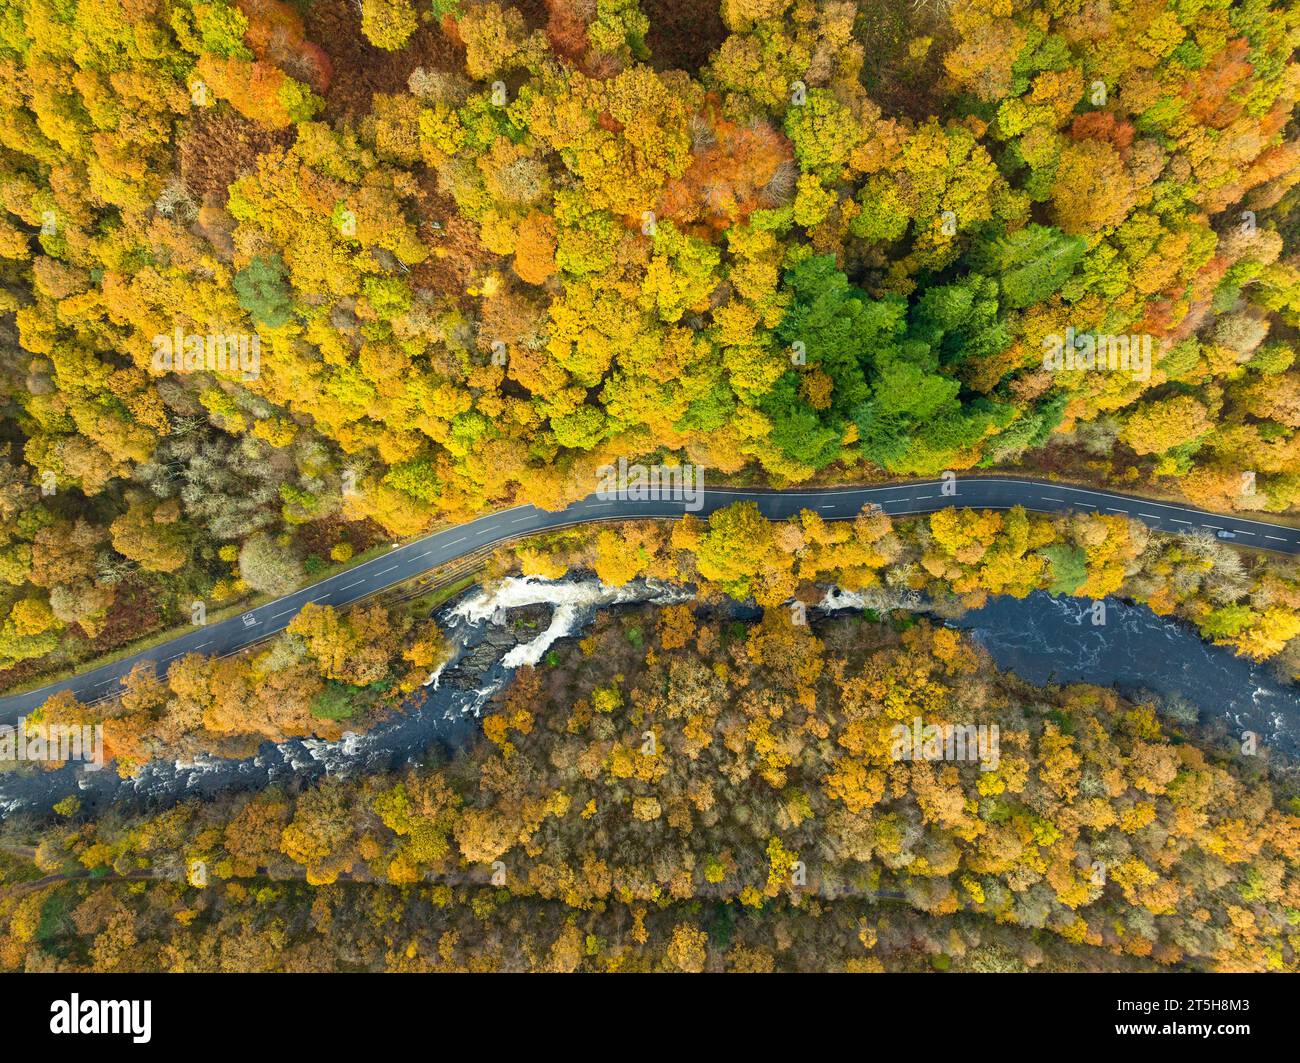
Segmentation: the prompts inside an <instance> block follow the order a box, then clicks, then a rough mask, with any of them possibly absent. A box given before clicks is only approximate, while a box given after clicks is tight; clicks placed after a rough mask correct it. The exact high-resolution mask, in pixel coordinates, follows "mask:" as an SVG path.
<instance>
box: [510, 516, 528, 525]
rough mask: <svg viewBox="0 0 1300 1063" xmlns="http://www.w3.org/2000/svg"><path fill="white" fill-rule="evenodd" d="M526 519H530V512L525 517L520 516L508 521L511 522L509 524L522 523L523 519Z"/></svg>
mask: <svg viewBox="0 0 1300 1063" xmlns="http://www.w3.org/2000/svg"><path fill="white" fill-rule="evenodd" d="M526 520H532V514H529V515H528V516H526V517H520V518H519V519H518V520H512V521H511V522H510V523H511V524H522V523H523V522H524V521H526Z"/></svg>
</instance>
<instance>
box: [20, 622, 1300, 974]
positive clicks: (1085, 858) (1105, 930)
mask: <svg viewBox="0 0 1300 1063" xmlns="http://www.w3.org/2000/svg"><path fill="white" fill-rule="evenodd" d="M1166 709H1167V707H1166V706H1162V705H1161V704H1159V703H1157V702H1145V703H1143V702H1133V701H1129V700H1125V699H1123V698H1121V697H1119V696H1118V695H1116V694H1115V693H1114V692H1113V691H1111V690H1108V689H1104V688H1100V687H1095V686H1089V685H1082V684H1081V685H1075V686H1069V687H1064V688H1053V689H1050V690H1048V689H1043V688H1037V687H1032V686H1029V685H1028V684H1025V683H1023V682H1022V681H1020V680H1018V679H1017V678H1016V677H1015V676H1013V675H1010V674H1009V673H999V672H998V671H997V669H996V668H994V667H993V666H992V664H991V662H990V661H989V660H988V659H987V657H986V656H985V655H984V654H983V651H981V650H980V649H978V647H976V646H975V645H974V644H973V643H972V642H970V641H969V640H968V639H967V637H966V636H964V635H961V634H959V633H957V632H955V631H952V630H949V629H945V628H942V627H939V626H935V625H931V624H930V623H928V622H920V623H917V622H914V621H913V622H910V623H895V624H887V623H873V622H870V621H869V620H866V619H865V618H863V617H861V616H857V617H854V618H844V617H842V618H840V619H837V620H833V621H830V622H828V623H827V624H825V625H819V626H818V627H817V628H816V629H814V628H813V627H812V626H811V625H798V624H794V623H792V622H791V620H790V618H789V613H788V611H786V610H769V611H768V612H767V613H766V614H765V615H764V617H763V619H762V620H761V621H760V622H757V623H753V624H745V623H740V622H736V621H731V620H727V619H725V618H723V619H719V618H711V617H708V616H699V615H696V612H695V611H694V610H693V609H692V608H691V607H690V606H689V605H686V604H680V605H673V606H669V607H666V608H662V609H656V608H653V607H643V608H640V609H638V610H635V611H631V612H623V613H621V614H618V615H615V614H610V613H605V614H603V615H602V617H601V618H600V619H599V620H598V622H597V625H596V627H595V628H594V629H593V630H592V631H591V633H590V634H588V635H587V636H585V637H583V638H581V639H570V640H566V641H565V642H564V643H562V644H561V646H560V648H559V650H558V651H557V654H556V659H555V663H554V664H553V665H546V666H544V667H540V668H537V669H534V668H532V667H525V668H523V669H521V670H520V671H519V672H518V673H516V675H515V678H514V680H513V682H512V683H511V685H510V686H509V687H508V688H507V689H506V690H505V691H504V693H503V694H502V695H501V696H500V697H499V698H498V699H497V701H496V703H495V704H494V705H493V706H492V707H491V711H489V712H488V713H487V714H486V715H485V716H484V720H483V730H484V733H485V735H486V740H485V741H482V742H479V743H477V744H475V745H473V746H471V747H469V748H468V749H467V750H465V751H463V752H462V753H461V754H460V755H458V756H456V757H455V758H453V759H451V760H449V761H448V760H444V761H441V762H429V763H425V764H422V765H419V766H414V767H411V768H408V769H406V770H404V771H401V772H398V773H394V774H387V775H386V774H383V773H366V774H364V775H362V776H359V777H353V778H340V777H337V776H333V777H330V778H327V779H325V780H324V781H321V782H317V783H313V784H308V785H298V784H292V785H290V786H289V787H278V788H272V789H269V790H264V791H261V792H258V793H255V794H240V795H227V796H223V797H219V798H217V799H216V800H204V801H199V800H189V801H184V802H182V803H179V804H176V805H174V806H172V807H170V808H168V809H166V810H161V811H155V812H152V813H127V812H124V811H120V810H118V809H108V810H105V811H104V812H103V813H102V814H99V815H98V816H92V815H88V814H86V813H85V812H84V811H83V810H82V809H81V808H80V805H79V802H78V799H77V798H76V797H75V796H74V797H69V798H66V799H65V800H64V801H62V802H61V803H60V804H59V806H58V807H57V812H58V817H57V821H56V822H54V823H48V824H38V823H34V822H32V821H30V820H29V821H25V822H24V821H23V820H22V819H21V818H19V817H11V818H10V819H8V820H7V821H6V822H5V824H4V826H3V833H2V834H0V854H2V855H0V876H2V878H3V881H4V883H5V885H6V889H5V890H4V892H3V894H2V895H0V969H4V970H27V971H84V970H95V971H107V972H113V971H140V970H151V971H152V970H161V971H194V970H219V971H300V972H301V971H336V970H341V971H553V972H560V971H575V970H583V971H703V970H710V971H723V970H726V971H750V972H763V971H798V970H819V971H919V970H933V971H1029V970H1039V971H1053V970H1076V971H1078V970H1089V971H1119V970H1129V971H1150V970H1205V971H1295V970H1296V969H1297V966H1298V965H1300V875H1298V874H1297V872H1298V870H1300V796H1297V794H1298V791H1297V781H1296V775H1295V772H1294V769H1290V770H1286V769H1285V768H1284V766H1282V765H1280V764H1275V763H1274V762H1272V761H1271V760H1270V758H1269V757H1268V756H1267V755H1258V756H1247V755H1242V752H1241V750H1240V749H1239V748H1238V746H1237V745H1236V743H1235V741H1233V740H1231V739H1228V740H1225V736H1223V735H1222V734H1220V735H1217V736H1216V735H1213V734H1209V733H1205V732H1202V731H1199V730H1198V729H1197V727H1196V726H1195V724H1194V723H1189V722H1188V721H1187V720H1186V719H1184V718H1180V717H1179V715H1178V714H1177V713H1172V714H1171V713H1169V712H1167V711H1166ZM917 717H923V718H924V719H925V720H926V721H927V723H929V724H935V725H941V724H944V723H952V724H960V723H966V722H969V723H974V724H977V725H979V726H984V727H986V728H993V727H996V728H997V730H996V732H995V733H996V735H997V737H998V746H999V749H998V751H997V752H998V755H997V757H996V758H995V759H996V763H994V760H993V759H988V758H986V759H985V760H983V761H981V762H980V763H974V762H969V763H952V762H934V761H930V760H923V759H912V760H907V759H903V760H900V759H897V758H896V757H895V756H894V750H893V749H892V748H891V731H892V729H893V727H894V726H895V725H898V724H900V723H901V724H903V725H904V726H907V725H910V724H911V722H912V721H913V720H914V719H915V718H917ZM990 768H993V769H994V770H989V769H990Z"/></svg>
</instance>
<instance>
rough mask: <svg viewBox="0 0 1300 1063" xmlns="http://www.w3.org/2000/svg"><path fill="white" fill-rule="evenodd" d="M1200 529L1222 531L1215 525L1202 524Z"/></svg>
mask: <svg viewBox="0 0 1300 1063" xmlns="http://www.w3.org/2000/svg"><path fill="white" fill-rule="evenodd" d="M1201 527H1202V528H1213V529H1214V530H1215V531H1223V529H1222V528H1221V527H1219V525H1217V524H1202V525H1201Z"/></svg>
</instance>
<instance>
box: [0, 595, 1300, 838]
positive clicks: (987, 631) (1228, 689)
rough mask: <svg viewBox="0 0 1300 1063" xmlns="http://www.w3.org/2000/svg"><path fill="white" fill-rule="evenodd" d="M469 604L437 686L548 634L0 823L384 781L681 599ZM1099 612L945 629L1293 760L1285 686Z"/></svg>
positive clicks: (15, 805) (1172, 628) (22, 782)
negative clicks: (645, 607)
mask: <svg viewBox="0 0 1300 1063" xmlns="http://www.w3.org/2000/svg"><path fill="white" fill-rule="evenodd" d="M476 594H477V592H470V594H469V595H468V596H467V597H466V598H464V599H462V600H461V601H460V603H459V604H451V605H448V606H446V607H445V608H444V609H443V610H441V611H440V612H439V613H438V615H437V619H438V621H439V624H440V625H441V626H442V627H443V630H445V631H447V632H448V634H449V637H450V638H451V639H452V641H453V643H454V645H455V647H456V654H455V657H454V658H453V660H452V662H451V663H450V664H449V665H448V668H447V673H448V674H451V672H452V671H454V668H455V666H456V664H457V662H459V661H463V660H464V659H465V657H466V655H467V654H471V653H473V652H474V651H475V650H476V649H479V648H480V647H481V646H482V644H483V643H484V641H485V640H486V639H488V638H489V632H490V631H491V630H492V626H493V625H494V624H495V623H497V622H498V621H500V620H501V618H502V615H503V614H502V613H501V612H499V611H498V610H505V611H506V612H505V613H504V615H505V616H506V617H508V616H509V615H510V614H509V612H508V610H510V609H512V608H517V607H523V606H526V605H529V604H530V603H542V604H545V605H549V606H550V607H551V608H552V610H553V612H552V619H551V622H550V626H549V627H548V628H546V629H545V630H544V631H543V632H542V633H541V634H539V635H536V636H532V635H530V636H528V638H530V639H531V640H532V641H526V640H525V644H523V645H517V646H513V645H512V646H511V647H510V648H508V649H506V648H503V649H501V650H498V651H495V652H494V653H493V654H492V655H490V660H488V661H487V662H486V663H485V664H484V665H483V667H482V668H481V669H479V670H478V671H477V672H476V679H475V683H476V685H475V686H473V687H471V688H465V687H461V686H456V685H454V684H452V683H438V684H436V685H432V686H430V687H429V688H428V690H427V692H426V693H425V694H424V695H423V697H422V699H421V701H420V703H419V704H418V705H417V706H416V707H415V708H413V709H411V710H410V711H407V712H403V713H400V714H398V715H396V716H395V717H394V718H393V719H391V720H389V721H387V722H385V723H383V724H381V725H379V726H377V727H375V728H373V729H372V730H370V731H369V732H367V733H366V734H364V735H361V736H348V737H346V738H345V739H344V740H343V741H341V742H324V741H320V740H316V739H299V740H294V741H290V742H283V743H279V744H272V743H269V742H268V743H266V744H264V745H263V746H262V748H261V750H260V751H259V752H258V754H257V756H255V757H251V758H248V759H245V760H229V759H218V758H205V759H202V760H199V761H196V762H194V763H176V762H171V761H156V762H153V763H151V764H149V765H147V766H146V767H145V769H144V770H143V771H142V772H141V773H140V775H138V776H137V777H135V778H133V779H127V780H122V779H119V778H118V777H117V775H116V774H115V773H114V772H113V771H112V769H111V768H108V769H105V770H103V771H99V772H85V771H84V770H82V769H81V768H79V767H73V766H69V767H65V768H62V769H60V770H58V771H54V772H29V773H24V774H22V775H18V774H11V775H7V776H0V818H4V816H5V815H6V814H8V813H14V812H19V811H22V812H32V813H35V814H38V815H40V814H43V813H46V812H48V810H49V809H50V807H51V806H52V805H53V804H55V803H56V802H58V801H59V800H61V799H62V798H63V797H66V796H67V795H69V794H76V795H77V796H78V797H79V798H80V799H81V802H82V805H83V807H85V808H86V809H87V810H90V811H93V810H95V809H101V808H104V807H106V806H108V805H110V804H111V805H112V806H114V807H115V808H120V809H122V810H123V811H130V810H135V809H140V808H147V807H159V806H163V805H166V804H170V803H172V802H174V801H176V800H179V799H181V798H184V797H202V796H210V795H213V794H217V793H223V792H231V791H239V790H257V789H261V788H263V787H265V786H267V785H271V784H274V783H284V782H287V781H292V780H309V779H312V778H317V777H319V776H320V775H322V774H325V773H332V774H356V773H360V772H378V771H388V770H392V769H394V768H397V767H400V766H401V765H403V764H405V763H409V762H411V761H416V760H419V759H421V758H422V757H424V756H426V755H427V754H428V752H429V751H431V750H441V751H444V752H448V751H452V750H454V749H456V748H459V747H460V746H462V745H463V744H465V743H466V742H468V741H470V740H472V739H473V737H474V736H476V735H477V734H478V733H479V722H478V717H479V713H480V712H481V710H482V708H483V706H484V705H485V704H486V703H487V702H488V700H489V699H490V698H491V697H492V696H493V695H494V694H495V693H496V692H497V691H498V690H500V689H501V688H502V686H504V684H505V683H506V682H507V680H508V679H509V677H510V676H511V675H512V674H513V671H514V667H513V665H518V664H522V663H533V662H535V661H536V660H538V659H539V658H540V656H541V654H542V652H543V651H544V649H545V648H546V647H547V646H549V645H550V644H551V643H552V642H553V641H554V640H555V639H556V638H560V637H565V636H568V635H574V634H581V633H583V632H584V631H585V630H586V629H587V628H588V627H589V626H590V625H591V623H592V621H593V620H594V618H595V616H596V613H597V612H599V611H600V610H602V609H610V608H620V607H624V606H627V605H630V604H635V603H638V602H646V601H651V602H658V603H667V602H670V601H680V600H683V599H684V598H685V595H684V594H683V593H682V592H681V591H680V590H677V589H673V588H667V587H664V586H663V585H655V584H648V583H645V582H642V581H634V582H633V583H631V584H629V585H628V586H627V587H624V588H620V589H618V590H616V591H615V590H611V589H609V588H601V587H599V585H598V584H596V583H595V581H594V580H585V581H584V580H577V579H570V580H565V581H560V582H558V583H547V582H546V581H529V580H516V581H511V582H509V583H508V585H507V586H506V587H505V589H503V590H498V591H497V592H496V593H495V594H493V595H491V596H488V595H483V594H477V597H475V595H476ZM1106 606H1107V609H1106V623H1105V624H1104V625H1101V626H1096V625H1094V624H1093V623H1092V615H1093V614H1092V603H1091V602H1085V601H1081V600H1077V599H1072V598H1053V597H1051V596H1050V595H1047V594H1044V593H1037V594H1032V595H1030V596H1029V597H1027V598H1023V599H1016V598H995V599H993V600H992V601H991V602H990V603H989V604H988V605H986V606H985V607H984V608H982V609H979V610H975V611H973V612H970V613H968V614H967V615H966V616H964V617H962V618H961V619H959V620H956V621H951V622H950V623H951V625H952V626H953V627H956V628H960V629H963V630H967V631H969V632H970V633H971V634H972V636H973V637H974V638H975V639H976V640H977V641H978V642H979V643H980V644H981V645H982V646H984V648H985V649H987V650H988V652H989V653H990V655H991V656H992V657H993V659H994V661H995V662H996V663H997V665H998V666H999V667H1000V668H1004V669H1009V670H1011V671H1013V672H1015V673H1017V674H1018V675H1020V676H1022V677H1023V678H1025V679H1027V680H1028V681H1029V682H1031V683H1036V684H1039V685H1044V684H1049V683H1072V682H1088V683H1096V684H1098V685H1102V686H1110V685H1114V686H1116V687H1117V688H1119V689H1120V690H1121V692H1123V693H1148V692H1149V693H1156V694H1160V695H1166V696H1168V695H1177V696H1180V697H1182V698H1184V699H1186V700H1187V701H1188V702H1190V703H1191V704H1192V705H1194V706H1195V707H1196V708H1197V709H1198V710H1199V711H1200V714H1201V718H1202V720H1203V721H1213V720H1222V721H1224V722H1225V723H1226V724H1227V725H1228V726H1229V728H1230V729H1232V730H1234V731H1237V732H1240V731H1241V730H1252V731H1255V732H1256V733H1257V734H1258V735H1259V736H1260V740H1261V742H1262V743H1263V744H1264V745H1268V746H1272V747H1274V748H1278V749H1280V750H1283V751H1285V752H1287V753H1290V754H1292V755H1295V754H1297V753H1298V752H1300V688H1297V687H1296V686H1295V685H1292V684H1286V683H1282V682H1281V681H1279V680H1278V679H1277V678H1276V677H1275V676H1274V675H1273V674H1272V673H1271V672H1270V670H1269V669H1268V667H1267V666H1261V665H1254V664H1252V663H1251V662H1249V661H1247V660H1244V659H1242V658H1239V657H1235V656H1234V655H1233V654H1232V653H1231V651H1230V650H1228V649H1227V648H1225V647H1219V646H1211V645H1208V644H1206V643H1205V642H1203V641H1201V639H1200V637H1199V636H1198V635H1197V633H1196V632H1195V631H1194V630H1193V629H1192V628H1190V627H1188V626H1187V625H1185V624H1183V623H1180V622H1178V621H1175V620H1169V619H1163V618H1161V617H1158V616H1156V615H1155V614H1154V613H1152V612H1151V610H1149V609H1147V608H1146V607H1145V606H1136V605H1126V604H1125V603H1123V602H1119V601H1114V600H1108V601H1107V603H1106ZM731 612H732V614H733V615H735V616H736V617H738V618H742V619H743V618H745V617H747V616H750V614H754V615H757V611H756V610H752V609H750V610H747V609H745V607H743V606H734V607H733V608H732V610H731Z"/></svg>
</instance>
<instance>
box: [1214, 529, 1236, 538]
mask: <svg viewBox="0 0 1300 1063" xmlns="http://www.w3.org/2000/svg"><path fill="white" fill-rule="evenodd" d="M1214 534H1215V535H1216V536H1218V537H1219V538H1220V539H1235V538H1236V537H1237V533H1236V532H1230V531H1223V530H1222V529H1220V530H1219V531H1216V532H1215V533H1214Z"/></svg>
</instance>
